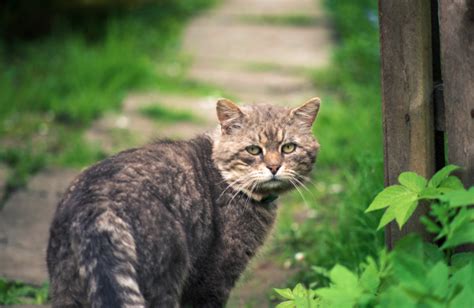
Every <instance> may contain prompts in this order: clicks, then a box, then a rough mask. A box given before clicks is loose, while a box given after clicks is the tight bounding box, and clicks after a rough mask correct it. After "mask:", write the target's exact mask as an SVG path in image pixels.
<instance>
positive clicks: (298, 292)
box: [292, 283, 308, 298]
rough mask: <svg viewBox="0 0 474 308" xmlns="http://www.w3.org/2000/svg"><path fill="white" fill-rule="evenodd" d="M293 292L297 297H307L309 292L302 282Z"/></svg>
mask: <svg viewBox="0 0 474 308" xmlns="http://www.w3.org/2000/svg"><path fill="white" fill-rule="evenodd" d="M292 293H293V295H294V297H295V298H296V297H306V296H307V294H308V292H307V290H306V288H305V287H304V286H303V285H302V284H301V283H298V284H297V285H296V286H295V288H294V289H293V292H292Z"/></svg>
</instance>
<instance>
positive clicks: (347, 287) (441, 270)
mask: <svg viewBox="0 0 474 308" xmlns="http://www.w3.org/2000/svg"><path fill="white" fill-rule="evenodd" d="M456 169H458V167H456V166H453V165H448V166H446V167H444V168H443V169H441V170H440V171H438V172H437V173H436V174H435V175H434V176H433V177H432V178H431V179H430V180H429V181H428V180H427V179H425V178H424V177H422V176H419V175H417V174H416V173H413V172H404V173H402V174H400V176H399V178H398V181H399V184H398V185H392V186H389V187H387V188H385V189H384V190H383V191H382V192H380V193H379V194H378V195H377V196H376V197H375V199H374V200H373V201H372V203H371V204H370V206H369V207H368V208H367V210H366V212H372V211H377V210H381V209H385V212H384V214H383V216H382V217H381V219H380V221H379V226H378V229H380V228H383V227H384V226H385V225H386V224H388V223H390V222H392V221H396V223H397V224H398V226H399V227H400V228H402V227H403V226H404V225H405V224H406V222H407V220H408V219H409V218H410V217H411V216H412V214H413V212H414V211H415V209H416V208H417V207H419V206H429V208H430V210H429V213H428V214H427V215H426V216H423V217H422V218H421V222H422V223H423V224H424V225H425V227H426V229H427V230H428V231H429V232H430V233H431V234H432V235H433V240H434V242H433V243H430V242H426V241H423V240H422V239H421V238H420V237H419V236H417V235H414V234H411V235H408V236H406V237H405V238H403V239H402V240H400V241H399V242H398V243H397V245H396V247H395V249H394V250H393V251H391V252H387V251H386V250H381V251H380V252H379V254H378V255H377V257H375V258H374V257H372V256H368V257H367V258H366V260H365V261H364V262H362V263H361V264H360V265H359V267H358V269H357V270H350V269H348V268H347V267H345V266H343V265H340V264H336V265H335V266H334V267H332V268H331V269H330V270H327V269H324V268H320V267H314V268H313V270H314V271H315V272H316V273H318V274H319V275H323V276H325V277H326V278H327V279H328V280H329V284H328V285H327V286H315V287H313V288H310V289H306V288H305V287H304V286H303V285H302V284H298V285H296V287H294V288H293V289H275V291H276V292H277V293H278V294H279V295H280V296H281V297H282V298H284V299H285V301H283V302H282V303H280V304H279V305H278V306H277V307H279V308H282V307H338V308H340V307H472V305H473V302H474V295H473V294H474V253H473V252H462V250H459V248H460V246H462V245H465V244H472V243H474V208H473V207H472V205H474V187H471V188H469V189H465V188H464V186H463V185H462V183H461V181H460V180H459V178H457V177H456V176H453V175H451V173H452V172H453V171H455V170H456Z"/></svg>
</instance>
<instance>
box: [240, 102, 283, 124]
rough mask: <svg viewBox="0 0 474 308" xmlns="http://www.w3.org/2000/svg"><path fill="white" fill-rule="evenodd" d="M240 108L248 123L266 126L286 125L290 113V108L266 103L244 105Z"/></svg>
mask: <svg viewBox="0 0 474 308" xmlns="http://www.w3.org/2000/svg"><path fill="white" fill-rule="evenodd" d="M241 110H242V111H243V113H244V114H245V115H246V118H247V120H248V121H249V122H250V123H254V124H257V125H259V124H260V125H261V126H268V124H274V125H275V126H282V125H286V124H287V122H288V121H287V120H288V116H289V115H290V109H289V108H287V107H282V106H274V105H266V104H261V105H246V106H242V107H241Z"/></svg>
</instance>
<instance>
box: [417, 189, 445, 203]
mask: <svg viewBox="0 0 474 308" xmlns="http://www.w3.org/2000/svg"><path fill="white" fill-rule="evenodd" d="M440 196H441V190H440V189H439V188H434V187H426V188H425V189H423V190H422V191H421V192H420V193H419V195H418V198H419V199H430V200H432V199H439V197H440Z"/></svg>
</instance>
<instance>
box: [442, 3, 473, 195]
mask: <svg viewBox="0 0 474 308" xmlns="http://www.w3.org/2000/svg"><path fill="white" fill-rule="evenodd" d="M440 34H441V62H442V66H441V67H442V75H443V84H444V86H443V88H444V91H443V92H444V105H445V123H446V137H447V150H448V161H449V163H452V164H456V165H459V166H461V167H463V170H462V171H461V172H460V173H459V175H460V177H461V179H462V181H463V183H464V185H465V186H466V187H469V186H472V185H474V0H456V1H453V0H441V1H440Z"/></svg>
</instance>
